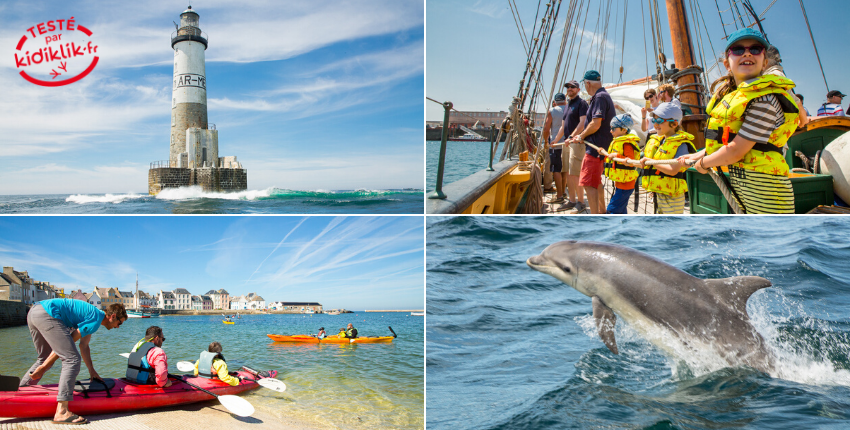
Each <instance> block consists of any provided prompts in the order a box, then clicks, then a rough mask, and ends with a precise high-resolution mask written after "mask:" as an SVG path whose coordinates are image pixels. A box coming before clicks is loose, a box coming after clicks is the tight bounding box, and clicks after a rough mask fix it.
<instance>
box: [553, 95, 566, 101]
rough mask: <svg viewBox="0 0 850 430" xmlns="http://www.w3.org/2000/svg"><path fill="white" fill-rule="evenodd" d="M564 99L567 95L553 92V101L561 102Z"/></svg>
mask: <svg viewBox="0 0 850 430" xmlns="http://www.w3.org/2000/svg"><path fill="white" fill-rule="evenodd" d="M566 99H567V96H565V95H564V93H558V94H555V101H556V102H562V101H564V100H566Z"/></svg>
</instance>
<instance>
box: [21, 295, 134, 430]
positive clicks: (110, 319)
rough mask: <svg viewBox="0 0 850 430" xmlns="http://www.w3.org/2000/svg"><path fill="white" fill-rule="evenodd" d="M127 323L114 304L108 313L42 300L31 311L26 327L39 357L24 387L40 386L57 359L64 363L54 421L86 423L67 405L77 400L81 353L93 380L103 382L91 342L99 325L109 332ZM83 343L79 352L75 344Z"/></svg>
mask: <svg viewBox="0 0 850 430" xmlns="http://www.w3.org/2000/svg"><path fill="white" fill-rule="evenodd" d="M126 320H127V311H126V310H125V309H124V305H122V304H120V303H114V304H112V305H109V307H107V308H106V312H104V311H102V310H100V309H98V308H97V307H95V306H94V305H92V304H89V303H86V302H84V301H81V300H74V299H51V300H43V301H41V302H39V303H38V304H36V305H35V306H33V307H32V309H30V311H29V313H28V314H27V325H28V326H29V328H30V334H31V335H32V343H33V344H34V345H35V351H36V352H37V353H38V358H37V359H36V360H35V364H33V365H32V367H30V369H29V371H28V372H27V374H26V375H24V377H23V379H21V386H22V387H24V386H27V385H35V384H38V381H39V379H41V376H42V375H43V374H44V372H46V371H47V369H49V368H50V366H52V365H53V363H54V362H55V361H56V359H57V358H58V359H61V360H62V373H61V375H60V376H59V395H58V396H56V400H57V402H58V404H57V405H56V413H55V414H54V415H53V422H54V423H56V424H85V423H87V422H88V420H86V419H85V418H83V417H80V416H78V415H76V414H73V413H71V411H69V410H68V402H69V401H71V400H72V399H73V398H74V381H76V380H77V375H78V374H79V373H80V353H82V359H83V362H84V363H85V364H86V367H87V368H88V370H89V375H90V376H91V378H92V379H100V375H98V374H97V372H95V370H94V365H93V364H92V361H91V351H90V349H89V342H90V341H91V335H92V333H94V332H96V331H97V329H99V328H100V326H104V327H106V329H107V330H111V329H113V328H118V327H120V326H121V324H123V323H124V321H126ZM78 340H79V341H80V351H79V352H78V351H77V346H76V345H75V342H76V341H78Z"/></svg>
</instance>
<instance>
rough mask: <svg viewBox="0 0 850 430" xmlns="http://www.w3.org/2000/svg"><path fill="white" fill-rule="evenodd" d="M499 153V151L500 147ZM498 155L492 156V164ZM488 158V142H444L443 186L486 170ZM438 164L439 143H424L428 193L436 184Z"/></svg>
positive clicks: (496, 160) (496, 161) (495, 161)
mask: <svg viewBox="0 0 850 430" xmlns="http://www.w3.org/2000/svg"><path fill="white" fill-rule="evenodd" d="M501 145H502V146H504V145H505V143H504V142H502V143H501ZM494 146H495V145H494ZM499 151H501V147H500V148H499ZM500 154H501V152H499V153H498V154H496V155H494V156H493V158H494V160H493V163H494V164H495V163H498V161H499V155H500ZM489 156H490V142H446V166H445V172H444V173H443V185H446V184H450V183H452V182H455V181H457V180H459V179H463V178H465V177H467V176H469V175H471V174H473V173H475V172H477V171H479V170H484V169H486V168H487V165H488V162H487V158H488V157H489ZM439 162H440V142H439V141H432V142H425V186H426V188H427V190H426V191H428V192H430V191H433V190H434V186H435V185H436V184H437V167H438V166H439Z"/></svg>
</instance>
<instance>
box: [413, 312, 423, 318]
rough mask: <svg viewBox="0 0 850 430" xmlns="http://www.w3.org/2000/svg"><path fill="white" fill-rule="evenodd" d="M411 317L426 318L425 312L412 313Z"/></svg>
mask: <svg viewBox="0 0 850 430" xmlns="http://www.w3.org/2000/svg"><path fill="white" fill-rule="evenodd" d="M410 315H411V316H414V317H424V316H425V312H411V313H410Z"/></svg>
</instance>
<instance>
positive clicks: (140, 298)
mask: <svg viewBox="0 0 850 430" xmlns="http://www.w3.org/2000/svg"><path fill="white" fill-rule="evenodd" d="M135 300H136V301H137V303H138V306H141V307H142V308H159V297H158V296H154V295H151V294H148V293H146V292H144V291H139V293H138V295H137V296H136V297H135ZM137 309H138V308H137Z"/></svg>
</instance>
